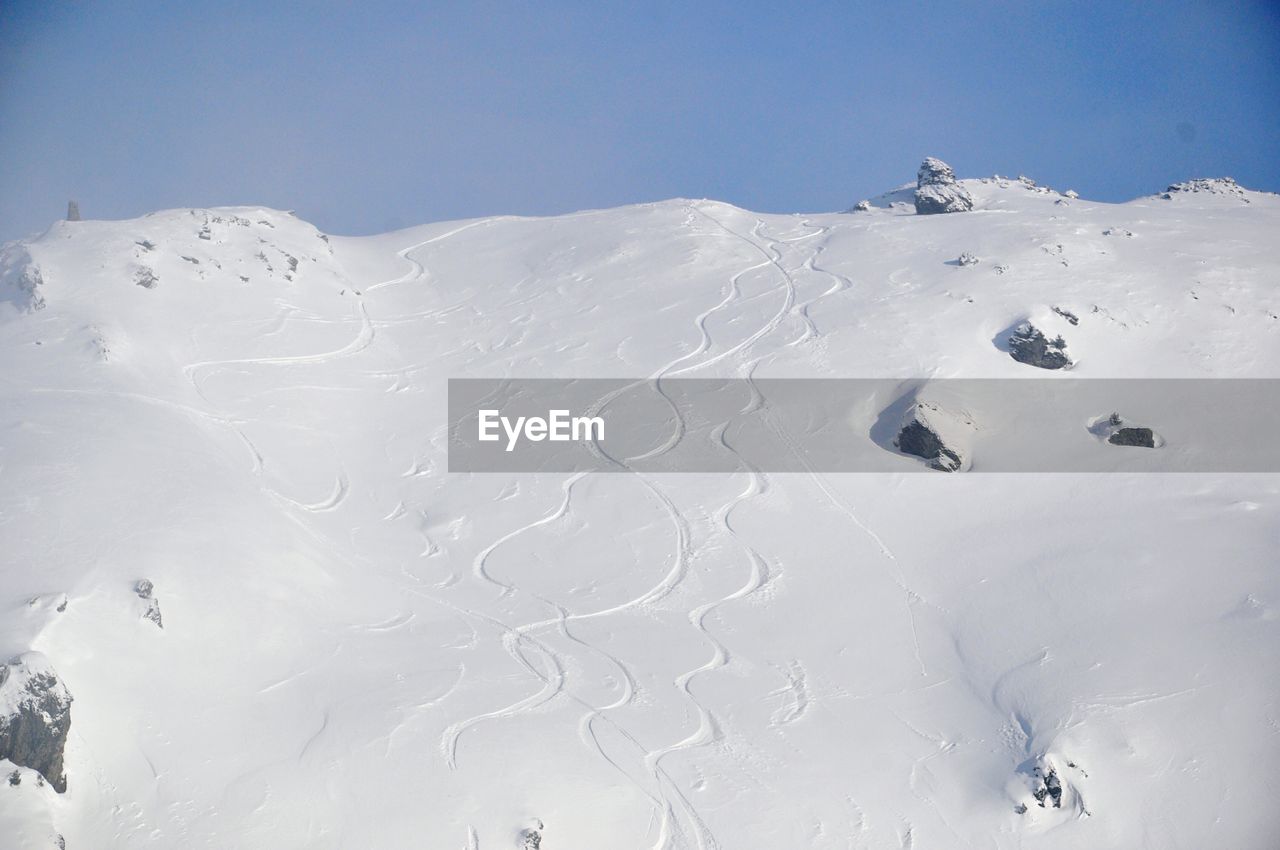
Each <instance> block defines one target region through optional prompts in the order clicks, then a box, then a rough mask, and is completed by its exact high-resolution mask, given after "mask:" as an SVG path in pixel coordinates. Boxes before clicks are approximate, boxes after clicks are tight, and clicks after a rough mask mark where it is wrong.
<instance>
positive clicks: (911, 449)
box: [893, 401, 974, 472]
mask: <svg viewBox="0 0 1280 850" xmlns="http://www.w3.org/2000/svg"><path fill="white" fill-rule="evenodd" d="M973 427H974V424H973V422H971V421H969V419H968V417H967V416H964V415H957V414H956V413H953V412H951V411H949V410H944V409H943V408H941V407H939V406H938V405H936V404H934V403H932V402H927V401H917V402H915V403H914V404H913V405H912V406H911V407H910V408H908V410H907V413H906V415H905V416H904V417H903V419H902V428H901V430H899V431H898V435H897V436H896V437H895V438H894V440H893V445H894V446H895V447H896V448H897V449H898V451H900V452H902V453H903V454H906V455H911V456H913V457H918V458H922V459H924V460H925V461H927V463H928V466H929V468H930V469H936V470H938V471H939V472H957V471H959V470H960V469H961V468H963V467H964V465H965V462H964V455H965V450H964V448H963V445H964V436H965V434H966V432H967V431H969V430H971V429H973Z"/></svg>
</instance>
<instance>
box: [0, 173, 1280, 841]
mask: <svg viewBox="0 0 1280 850" xmlns="http://www.w3.org/2000/svg"><path fill="white" fill-rule="evenodd" d="M959 185H961V186H962V187H963V188H964V190H965V191H967V193H968V194H969V195H970V196H972V198H973V202H974V209H973V210H972V211H969V212H962V213H957V214H947V215H930V216H918V215H916V214H915V211H914V209H913V207H912V202H911V192H909V191H899V192H897V193H890V194H888V195H885V196H882V197H881V198H878V199H875V200H874V201H872V202H869V203H867V204H864V205H861V206H862V207H863V208H862V209H860V210H858V211H856V212H852V213H849V214H816V215H803V216H799V215H797V216H789V215H787V216H784V215H761V214H756V213H751V212H748V211H746V210H741V209H737V208H735V207H732V206H729V205H727V204H723V203H716V202H712V201H692V200H673V201H667V202H663V203H655V204H645V205H640V206H632V207H625V208H620V209H614V210H603V211H592V212H583V213H579V214H575V215H566V216H560V217H555V218H542V219H530V218H513V217H499V218H489V219H478V220H474V221H465V222H452V223H444V224H433V225H429V226H423V227H417V228H412V229H409V230H404V231H399V232H396V233H390V234H386V235H382V236H377V237H370V238H359V239H355V238H339V237H332V236H324V235H323V234H321V233H319V232H318V231H316V230H315V228H313V227H311V226H310V225H308V224H306V223H304V222H302V221H300V220H298V219H296V218H294V217H293V216H291V215H289V214H287V213H282V212H278V211H274V210H266V209H257V208H235V209H216V210H195V211H193V210H178V211H169V212H161V213H156V214H153V215H150V216H146V217H144V218H140V219H137V220H133V221H118V222H103V221H89V220H86V221H79V222H61V223H58V224H56V225H54V226H53V227H52V228H51V229H50V230H49V231H48V232H47V233H45V234H44V235H43V236H41V237H40V238H38V239H34V240H31V241H29V242H27V243H23V244H21V245H11V246H8V247H7V248H6V249H5V252H4V256H3V260H2V261H0V357H2V358H3V363H4V369H3V372H2V373H0V434H3V437H2V438H0V470H2V474H3V481H4V485H5V486H4V487H3V488H2V489H0V535H2V543H0V553H2V557H0V656H3V658H2V659H0V661H2V660H7V659H9V658H13V657H16V656H19V655H21V654H22V653H26V652H38V653H41V654H42V655H43V658H44V659H45V660H47V662H48V664H49V665H50V667H51V669H52V670H54V671H56V674H57V676H58V677H59V678H60V679H61V681H62V682H63V683H65V686H66V688H67V689H68V690H69V692H70V693H73V694H74V695H75V701H74V704H73V705H72V708H71V716H72V722H71V730H70V736H69V739H68V742H67V748H66V754H65V756H66V757H65V765H66V776H67V786H68V787H67V790H66V792H65V793H63V794H58V793H56V792H55V791H54V790H53V789H52V788H51V787H49V785H48V784H47V783H40V782H37V781H36V774H35V773H34V772H32V771H30V770H22V771H19V778H20V779H21V781H20V783H19V784H17V785H10V784H8V782H2V781H0V845H2V846H4V847H6V848H8V847H14V848H17V847H22V848H27V847H30V848H45V847H48V848H52V847H55V846H58V845H57V843H56V842H58V841H59V840H63V841H65V845H66V847H68V848H71V850H79V848H94V850H106V848H173V847H186V848H226V847H236V848H244V850H251V849H252V848H263V850H266V849H267V848H270V849H271V850H276V848H282V847H309V848H335V850H336V849H337V848H359V847H432V848H459V850H508V848H517V847H540V850H585V848H612V850H641V848H645V850H649V848H652V850H663V848H671V849H672V850H675V849H676V848H679V850H694V849H695V848H696V850H715V848H719V849H720V850H776V848H799V847H814V848H864V849H865V850H880V848H886V850H887V848H893V850H900V849H901V848H913V850H934V848H939V850H943V848H945V849H946V850H954V848H962V847H972V848H1008V850H1013V849H1014V848H1037V850H1055V849H1056V848H1089V850H1098V848H1117V850H1120V849H1121V848H1123V850H1133V848H1142V847H1150V848H1162V849H1163V848H1173V847H1195V848H1205V847H1231V848H1236V850H1250V848H1259V850H1261V848H1268V847H1272V846H1274V845H1275V839H1276V836H1277V834H1280V815H1278V814H1277V811H1278V810H1277V808H1276V806H1275V804H1274V786H1273V782H1272V779H1271V776H1272V773H1273V765H1274V764H1275V763H1276V762H1277V759H1278V758H1280V735H1277V730H1278V729H1280V724H1278V720H1277V706H1276V701H1277V686H1276V677H1275V658H1276V653H1277V649H1278V648H1280V622H1278V621H1277V610H1278V606H1280V573H1278V572H1277V569H1276V560H1275V552H1276V540H1277V532H1278V531H1280V478H1277V477H1276V476H1275V475H1260V474H1259V475H1249V474H1238V475H1209V474H1199V475H1160V474H1148V475H1143V474H1130V473H1103V474H1070V473H1064V474H1055V475H1017V474H1008V475H999V474H977V473H972V472H966V471H963V470H962V471H960V472H957V473H955V474H949V475H948V474H942V473H923V472H917V471H914V470H917V469H919V468H920V464H919V462H918V459H915V458H909V457H903V458H902V459H901V460H902V465H903V470H904V472H903V473H885V474H863V475H833V474H824V473H822V472H821V471H814V472H812V473H811V474H785V475H783V474H768V473H762V472H758V471H754V470H750V469H744V470H743V471H742V472H740V473H737V474H727V475H709V474H701V475H695V474H684V475H679V474H676V475H641V474H614V475H581V474H578V475H571V476H570V475H554V474H538V475H532V474H527V475H517V474H484V475H480V474H475V475H470V474H449V473H447V472H446V469H447V454H446V449H447V442H446V410H445V407H446V403H445V400H446V379H448V378H462V377H473V378H474V377H485V378H495V377H505V376H515V377H559V378H592V377H609V378H617V377H624V378H626V377H634V378H647V377H654V376H662V377H672V378H674V377H744V376H754V377H757V378H781V377H797V378H809V377H868V378H903V379H929V378H949V377H1013V378H1022V377H1035V378H1041V379H1044V378H1045V377H1046V375H1048V376H1049V377H1050V378H1051V377H1052V376H1053V374H1056V373H1050V372H1046V371H1045V370H1041V369H1036V368H1034V367H1032V366H1028V365H1027V364H1025V363H1019V362H1017V361H1015V360H1014V359H1013V358H1012V357H1011V356H1010V354H1009V351H1008V348H1007V340H1008V338H1009V336H1010V333H1011V332H1012V331H1013V330H1014V329H1016V328H1018V327H1019V326H1021V325H1023V324H1024V323H1029V324H1030V325H1032V326H1034V327H1035V328H1037V329H1039V330H1041V331H1042V332H1043V333H1044V335H1045V336H1046V338H1048V339H1050V340H1052V339H1055V338H1056V337H1058V336H1062V337H1063V338H1064V339H1065V342H1066V345H1067V351H1068V352H1069V355H1070V360H1071V367H1070V370H1069V371H1070V374H1071V376H1072V377H1075V378H1106V377H1126V378H1170V377H1197V378H1239V377H1252V378H1278V377H1280V242H1278V241H1277V239H1276V238H1275V237H1276V234H1277V233H1280V199H1278V198H1277V197H1275V196H1271V195H1266V194H1263V193H1256V192H1248V191H1246V190H1242V189H1241V190H1239V191H1237V189H1238V188H1239V187H1234V184H1232V186H1231V187H1227V188H1228V189H1230V191H1221V192H1220V191H1211V190H1210V188H1211V187H1209V188H1206V187H1208V186H1209V184H1196V185H1197V186H1200V187H1201V188H1202V189H1203V191H1171V192H1170V193H1168V194H1169V197H1168V198H1167V199H1166V198H1164V197H1161V196H1153V197H1149V198H1143V199H1139V200H1135V201H1133V202H1130V203H1126V204H1119V205H1112V204H1102V203H1095V202H1090V201H1087V200H1085V199H1082V198H1074V197H1071V196H1069V195H1062V194H1059V193H1057V192H1053V191H1050V190H1047V189H1043V188H1039V187H1035V186H1034V185H1033V184H1031V183H1030V181H1026V180H1006V179H1003V178H994V179H988V180H963V181H959ZM1215 185H1217V184H1215ZM1221 185H1224V186H1225V184H1221ZM964 255H969V256H970V257H971V258H972V259H974V260H976V262H967V263H963V264H962V263H960V262H959V261H957V260H956V258H957V257H961V256H964ZM1032 373H1034V374H1032ZM1096 413H1097V414H1098V415H1099V416H1102V417H1105V416H1106V415H1107V414H1109V413H1110V411H1106V410H1099V411H1096ZM1134 424H1137V425H1146V426H1153V427H1155V428H1157V430H1158V428H1159V425H1160V423H1159V422H1135V423H1134ZM1089 427H1096V426H1094V425H1093V424H1092V423H1090V422H1087V421H1082V422H1081V423H1080V428H1081V431H1082V434H1086V436H1087V437H1088V439H1091V440H1095V438H1094V437H1093V436H1092V435H1088V434H1087V432H1086V429H1087V428H1089ZM1095 443H1096V445H1097V450H1098V451H1113V452H1117V453H1119V452H1125V451H1131V452H1133V451H1149V450H1146V449H1139V448H1132V449H1126V448H1114V447H1109V446H1107V445H1105V442H1104V441H1103V440H1101V439H1096V440H1095ZM1091 445H1092V444H1091ZM144 582H145V583H144ZM144 591H145V593H144ZM153 611H154V616H152V614H151V612H153ZM161 612H163V617H161ZM0 768H2V770H0V773H3V774H4V775H8V774H9V773H10V771H11V770H12V766H11V765H10V764H8V763H7V762H0Z"/></svg>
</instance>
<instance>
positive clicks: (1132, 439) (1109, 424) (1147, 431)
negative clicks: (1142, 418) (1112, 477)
mask: <svg viewBox="0 0 1280 850" xmlns="http://www.w3.org/2000/svg"><path fill="white" fill-rule="evenodd" d="M1089 431H1090V432H1091V433H1092V434H1093V435H1094V436H1095V437H1097V438H1098V439H1100V440H1105V441H1106V442H1107V443H1109V444H1111V445H1113V446H1136V447H1138V448H1144V449H1158V448H1160V447H1161V446H1163V445H1164V440H1163V439H1162V438H1161V437H1160V435H1159V434H1157V433H1156V432H1155V431H1154V430H1152V429H1151V428H1145V427H1142V426H1137V425H1126V424H1125V421H1124V419H1123V418H1122V417H1121V416H1120V414H1119V413H1112V414H1111V415H1110V416H1108V417H1106V418H1101V417H1100V418H1098V419H1095V420H1094V421H1093V424H1092V425H1090V426H1089Z"/></svg>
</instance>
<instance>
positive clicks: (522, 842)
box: [516, 821, 544, 850]
mask: <svg viewBox="0 0 1280 850" xmlns="http://www.w3.org/2000/svg"><path fill="white" fill-rule="evenodd" d="M543 828H544V827H543V824H542V821H537V822H536V823H535V825H534V826H531V827H528V828H527V829H522V830H520V836H519V840H518V841H517V843H516V846H517V847H518V848H519V850H538V848H539V847H541V846H542V830H543Z"/></svg>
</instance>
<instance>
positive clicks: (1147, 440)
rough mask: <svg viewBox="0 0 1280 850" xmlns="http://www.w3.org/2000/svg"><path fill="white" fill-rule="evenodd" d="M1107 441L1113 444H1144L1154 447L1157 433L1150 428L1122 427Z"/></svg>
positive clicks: (1146, 446)
mask: <svg viewBox="0 0 1280 850" xmlns="http://www.w3.org/2000/svg"><path fill="white" fill-rule="evenodd" d="M1107 442H1108V443H1110V444H1111V445H1113V446H1142V447H1143V448H1148V449H1154V448H1155V447H1156V435H1155V433H1154V432H1153V431H1152V430H1151V429H1150V428H1120V429H1119V430H1117V431H1115V432H1114V433H1113V434H1112V435H1111V436H1110V437H1107Z"/></svg>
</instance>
